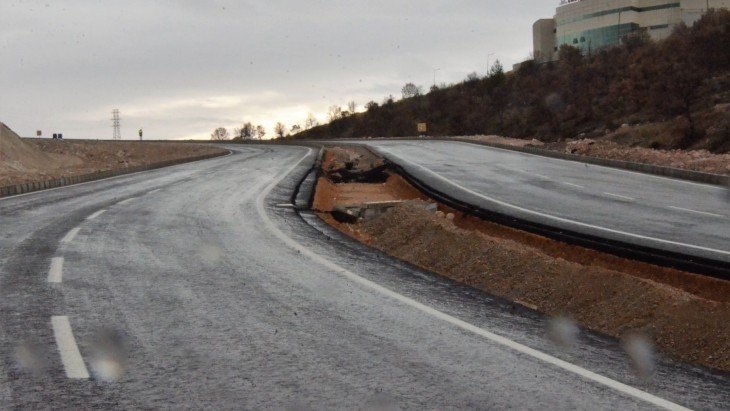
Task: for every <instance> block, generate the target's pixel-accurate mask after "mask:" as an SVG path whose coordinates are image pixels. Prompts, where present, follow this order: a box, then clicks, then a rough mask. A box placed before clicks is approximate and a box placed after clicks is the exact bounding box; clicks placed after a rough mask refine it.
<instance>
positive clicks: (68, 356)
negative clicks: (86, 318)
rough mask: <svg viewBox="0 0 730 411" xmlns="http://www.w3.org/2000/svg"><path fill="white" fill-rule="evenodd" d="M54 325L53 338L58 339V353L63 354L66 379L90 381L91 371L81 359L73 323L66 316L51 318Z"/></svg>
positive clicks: (62, 359)
mask: <svg viewBox="0 0 730 411" xmlns="http://www.w3.org/2000/svg"><path fill="white" fill-rule="evenodd" d="M51 324H52V325H53V336H54V337H55V338H56V345H57V346H58V352H59V354H61V362H62V363H63V368H64V369H65V370H66V377H68V378H73V379H88V378H89V371H88V370H87V369H86V364H84V359H83V357H81V352H80V351H79V347H78V345H76V339H75V338H74V334H73V331H72V330H71V323H69V321H68V317H66V316H60V315H57V316H53V317H51Z"/></svg>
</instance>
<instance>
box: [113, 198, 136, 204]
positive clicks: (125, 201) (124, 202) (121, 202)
mask: <svg viewBox="0 0 730 411" xmlns="http://www.w3.org/2000/svg"><path fill="white" fill-rule="evenodd" d="M136 198H137V197H132V198H128V199H126V200H122V201H120V202H118V203H117V204H127V203H128V202H130V201H132V200H134V199H136Z"/></svg>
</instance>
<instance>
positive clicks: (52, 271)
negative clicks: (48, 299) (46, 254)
mask: <svg viewBox="0 0 730 411" xmlns="http://www.w3.org/2000/svg"><path fill="white" fill-rule="evenodd" d="M62 279H63V257H53V258H51V267H50V268H49V269H48V282H49V283H54V284H58V283H60V282H61V281H62Z"/></svg>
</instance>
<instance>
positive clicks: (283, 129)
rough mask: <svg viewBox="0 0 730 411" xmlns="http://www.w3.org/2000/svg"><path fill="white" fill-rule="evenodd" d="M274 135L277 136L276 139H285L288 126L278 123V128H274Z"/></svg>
mask: <svg viewBox="0 0 730 411" xmlns="http://www.w3.org/2000/svg"><path fill="white" fill-rule="evenodd" d="M274 133H275V134H276V137H278V138H284V135H285V134H286V126H285V125H284V124H282V123H281V122H279V123H276V126H275V127H274Z"/></svg>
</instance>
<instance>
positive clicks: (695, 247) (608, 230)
mask: <svg viewBox="0 0 730 411" xmlns="http://www.w3.org/2000/svg"><path fill="white" fill-rule="evenodd" d="M390 154H391V156H394V157H396V158H398V159H399V160H400V161H402V162H404V163H409V164H412V165H414V166H415V167H418V168H420V169H422V170H424V171H426V172H427V173H429V174H431V175H433V176H434V177H436V178H438V179H440V180H442V181H445V182H447V183H449V184H452V185H453V186H455V187H458V188H460V189H462V190H464V191H466V192H468V193H470V194H472V195H475V196H477V197H481V198H483V199H485V200H487V201H491V202H493V203H496V204H499V205H501V206H504V207H509V208H513V209H515V210H519V211H522V212H525V213H529V214H533V215H537V216H540V217H545V218H549V219H552V220H555V221H560V222H563V223H568V224H575V225H578V226H581V227H586V228H591V229H594V230H599V231H605V232H608V233H613V234H620V235H625V236H629V237H634V238H640V239H642V240H651V241H656V242H659V243H662V244H670V245H678V246H681V247H688V248H692V249H695V250H702V251H709V252H712V253H719V254H724V255H730V251H725V250H717V249H715V248H710V247H702V246H699V245H693V244H686V243H680V242H678V241H671V240H663V239H661V238H655V237H650V236H645V235H641V234H634V233H628V232H626V231H621V230H614V229H612V228H606V227H601V226H597V225H593V224H588V223H582V222H580V221H575V220H570V219H568V218H562V217H557V216H554V215H551V214H546V213H542V212H539V211H534V210H529V209H527V208H524V207H520V206H517V205H514V204H510V203H506V202H504V201H502V200H497V199H495V198H491V197H488V196H485V195H483V194H480V193H477V192H476V191H474V190H471V189H468V188H466V187H464V186H462V185H461V184H459V183H456V182H454V181H452V180H449V179H448V178H446V177H443V176H442V175H440V174H437V173H436V172H435V171H431V170H430V169H428V168H426V167H424V166H422V165H420V164H416V163H412V162H410V161H406V160H403V159H402V158H400V157H398V156H396V155H395V154H392V153H390Z"/></svg>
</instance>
